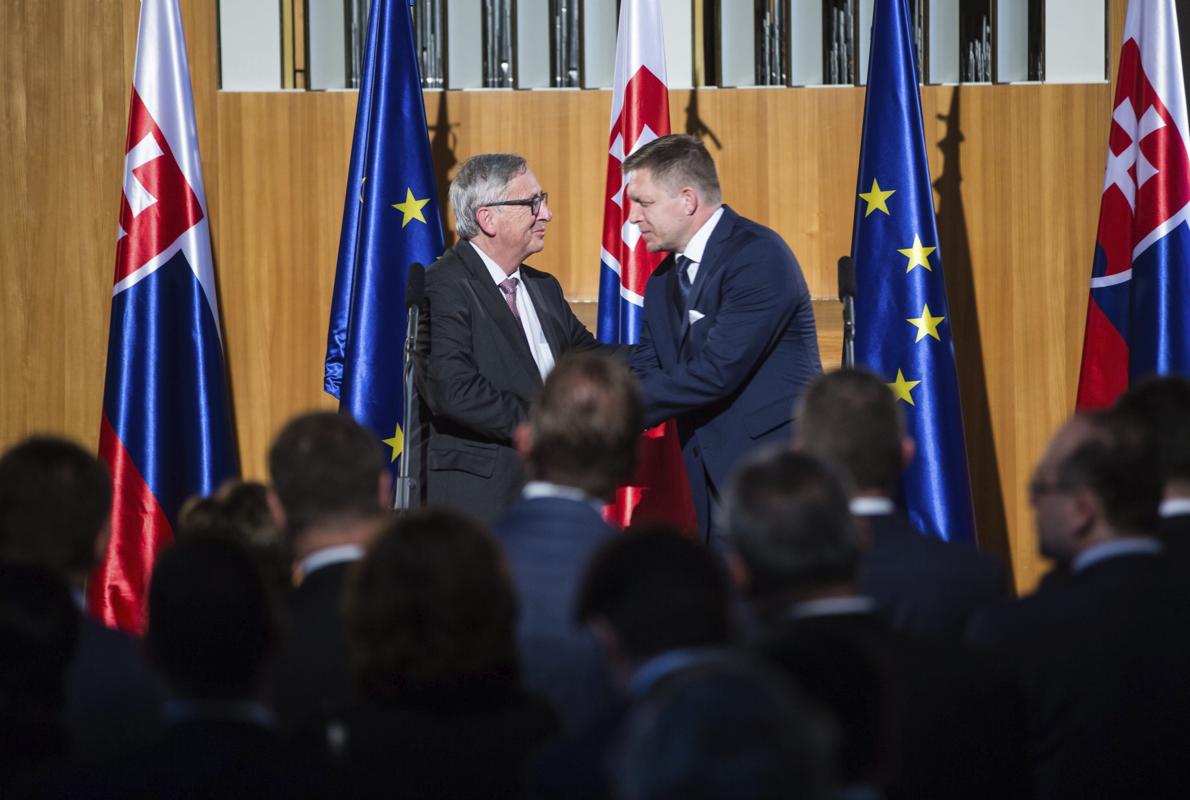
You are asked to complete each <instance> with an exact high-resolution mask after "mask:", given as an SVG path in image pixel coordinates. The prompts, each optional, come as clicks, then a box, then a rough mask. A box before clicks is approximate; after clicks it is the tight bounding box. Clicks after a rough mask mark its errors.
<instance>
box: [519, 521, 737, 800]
mask: <svg viewBox="0 0 1190 800" xmlns="http://www.w3.org/2000/svg"><path fill="white" fill-rule="evenodd" d="M576 614H577V618H578V620H579V621H580V622H581V623H583V624H584V625H586V626H587V627H589V628H590V629H591V631H592V632H593V634H594V635H595V637H596V638H597V639H598V641H599V643H600V646H601V648H602V650H603V653H604V657H605V658H606V659H607V661H608V666H609V668H610V670H611V674H612V678H613V681H614V685H615V687H616V691H617V695H618V697H617V700H616V702H614V703H613V704H612V705H611V706H609V707H608V708H607V709H606V710H605V712H604V713H603V714H602V715H601V716H600V717H599V718H597V719H596V720H595V721H593V722H592V723H590V724H588V725H587V726H585V727H584V728H583V729H582V730H580V731H577V732H576V733H574V734H573V735H571V736H569V737H567V738H566V739H565V740H564V741H562V742H559V743H558V744H557V745H556V746H554V747H552V748H551V749H550V750H549V751H548V752H547V753H545V754H544V755H543V756H542V758H541V759H540V761H539V763H538V764H537V765H536V767H535V769H534V772H533V791H532V794H533V795H534V796H537V797H568V798H596V797H605V796H607V794H608V783H607V779H608V776H607V760H608V755H609V752H610V748H611V745H612V742H613V741H614V740H615V738H616V735H617V732H618V731H619V729H620V726H621V724H622V722H623V719H624V716H625V714H626V713H627V711H628V709H629V707H630V706H631V705H632V703H634V702H638V701H640V700H641V699H643V698H644V697H646V696H647V695H648V694H649V693H650V692H651V691H653V690H654V689H655V688H657V687H658V686H659V685H661V684H662V683H664V682H665V681H666V680H667V679H668V678H669V677H671V676H673V675H676V674H678V673H680V672H682V671H683V670H685V669H689V668H691V667H695V666H699V665H701V664H706V663H710V662H716V661H719V660H721V659H723V658H728V657H730V656H731V655H732V651H731V650H730V649H729V641H730V638H731V634H732V620H731V602H730V593H729V583H728V579H727V575H726V574H725V573H724V572H723V569H722V566H721V564H720V562H719V560H718V559H717V558H716V556H714V555H713V554H712V553H711V552H710V551H709V550H708V549H707V548H706V547H704V546H703V545H701V544H698V543H696V542H694V541H692V540H690V539H687V538H685V537H683V536H682V535H681V534H679V533H677V532H675V531H671V530H668V529H665V528H652V529H643V530H631V531H629V532H627V533H626V534H624V535H623V536H617V537H615V538H613V539H611V540H609V541H608V542H607V543H605V544H604V545H603V547H601V548H600V549H599V551H598V552H597V553H596V554H595V556H594V558H593V559H592V560H591V563H590V565H589V566H588V568H587V573H586V576H585V577H584V579H583V584H582V588H581V590H580V592H579V598H578V605H577V611H576Z"/></svg>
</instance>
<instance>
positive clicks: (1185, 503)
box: [1157, 497, 1190, 519]
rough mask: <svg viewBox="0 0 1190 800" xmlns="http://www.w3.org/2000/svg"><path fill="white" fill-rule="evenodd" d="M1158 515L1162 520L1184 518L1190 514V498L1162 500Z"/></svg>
mask: <svg viewBox="0 0 1190 800" xmlns="http://www.w3.org/2000/svg"><path fill="white" fill-rule="evenodd" d="M1157 513H1158V515H1160V517H1161V519H1167V518H1169V517H1184V516H1186V515H1188V514H1190V497H1171V498H1170V499H1169V500H1162V501H1161V505H1160V506H1159V507H1158V508H1157Z"/></svg>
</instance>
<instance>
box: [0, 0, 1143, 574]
mask: <svg viewBox="0 0 1190 800" xmlns="http://www.w3.org/2000/svg"><path fill="white" fill-rule="evenodd" d="M1122 5H1123V4H1122V3H1115V2H1113V3H1112V6H1111V8H1112V17H1111V18H1112V33H1111V37H1110V42H1111V46H1112V49H1113V50H1114V49H1115V48H1116V47H1118V40H1119V34H1120V29H1121V25H1122ZM182 7H183V13H184V18H185V24H186V32H187V35H188V43H189V50H190V59H191V64H192V68H193V76H192V81H193V87H194V94H195V104H196V113H197V124H198V129H199V136H200V145H201V147H202V155H203V164H204V172H205V178H206V186H207V202H208V207H209V210H210V218H211V221H212V230H213V232H214V242H213V245H214V252H215V258H216V268H217V271H218V275H219V288H220V300H221V304H222V310H223V324H224V334H225V346H226V352H227V357H228V364H229V371H230V375H231V382H232V388H233V392H234V406H235V412H236V421H237V429H238V434H239V440H240V447H241V456H242V460H243V464H244V468H245V473H246V474H247V475H249V476H251V477H262V476H263V475H264V471H265V470H264V453H265V449H266V447H267V443H268V441H269V439H270V438H271V437H272V435H273V434H274V432H275V431H276V429H277V428H278V427H279V426H280V425H281V424H282V422H284V420H285V419H287V418H288V417H289V416H290V415H291V414H293V413H295V412H297V411H299V410H304V409H307V408H311V407H331V406H332V405H333V401H332V400H331V399H330V398H328V397H327V396H326V395H325V394H323V393H322V391H321V388H322V357H323V350H324V347H325V335H326V322H327V315H328V311H329V302H330V292H331V286H332V282H333V278H334V265H335V256H336V252H337V247H338V237H339V226H340V221H341V218H342V204H343V198H344V188H345V187H344V181H345V176H346V171H347V161H348V157H349V153H350V144H351V131H352V125H353V120H354V113H355V103H356V97H355V95H354V94H353V93H335V92H328V93H275V94H221V93H218V92H217V90H216V86H217V83H216V79H217V75H216V69H217V67H216V64H217V62H216V47H217V38H216V29H215V25H216V21H215V13H214V4H213V3H210V2H207V0H183V3H182ZM137 8H138V3H137V2H136V0H104V2H92V3H87V4H83V3H81V2H79V0H66V1H65V2H62V3H43V2H34V1H33V0H11V1H10V2H6V3H4V4H0V32H2V34H0V35H2V36H3V41H4V44H5V50H4V55H3V56H0V58H3V64H4V68H5V81H6V86H5V92H4V98H3V99H2V100H0V131H2V132H3V134H4V137H5V142H6V144H7V147H8V152H9V156H8V157H6V158H5V159H0V181H3V185H4V186H5V187H6V191H5V192H3V193H0V269H2V270H3V274H2V275H0V298H2V302H3V314H2V315H0V333H2V335H3V336H4V339H3V341H4V343H5V345H4V348H3V353H4V355H3V367H4V375H5V378H6V379H5V381H4V383H3V386H2V387H0V447H2V446H7V445H9V444H11V443H12V442H13V441H15V440H17V439H18V438H20V437H21V436H23V435H25V434H27V433H28V432H30V431H33V430H52V431H58V432H62V433H66V434H68V435H71V436H74V437H76V438H78V439H80V440H81V441H83V442H84V443H87V444H88V445H93V444H94V443H95V441H96V439H97V430H98V419H99V411H100V401H101V396H102V388H103V370H104V360H105V349H104V345H105V342H106V338H107V317H108V313H109V305H110V284H111V275H112V261H113V254H114V246H113V238H114V237H113V232H114V230H115V221H116V214H117V207H118V206H117V203H118V199H119V194H118V192H119V186H120V169H121V162H122V156H121V154H122V152H123V151H122V144H123V139H124V128H125V122H126V119H127V98H128V90H129V85H130V79H131V70H132V60H133V53H134V47H135V29H136V19H137ZM84 12H85V13H84ZM120 65H122V68H121V67H120ZM1109 97H1110V95H1109V87H1108V86H1107V85H1106V84H1100V85H1085V86H994V87H989V86H975V87H960V88H955V87H926V88H925V89H924V90H923V93H922V100H923V108H924V115H925V125H926V139H927V148H928V150H929V153H930V160H931V166H932V169H933V175H934V177H935V181H936V190H937V194H936V199H937V202H938V209H939V212H940V219H939V224H940V229H941V234H940V235H941V243H940V244H941V248H942V254H943V259H944V264H945V269H946V275H947V284H948V289H949V294H950V306H951V320H950V322H951V324H952V325H953V329H954V332H955V338H956V353H957V357H958V361H959V372H960V381H961V384H962V391H963V398H964V404H965V413H966V425H967V433H968V447H969V451H970V458H971V463H972V476H973V482H974V484H975V490H976V509H977V514H978V516H979V520H980V524H981V539H982V542H983V544H984V546H985V547H987V548H989V549H991V550H994V551H996V552H999V553H1002V554H1004V555H1006V556H1007V557H1009V558H1010V559H1011V561H1012V564H1013V567H1014V570H1015V572H1016V575H1017V579H1018V585H1019V586H1020V587H1022V588H1028V587H1030V586H1032V584H1033V583H1034V582H1035V580H1036V578H1037V576H1038V575H1039V574H1040V572H1041V571H1042V570H1043V569H1044V565H1043V564H1042V562H1041V561H1040V560H1039V559H1038V558H1037V556H1036V555H1035V546H1034V543H1033V542H1034V540H1033V534H1032V520H1031V518H1030V514H1029V509H1028V505H1027V502H1026V499H1025V496H1024V488H1023V487H1024V484H1025V481H1026V479H1027V477H1028V474H1029V470H1030V469H1031V467H1032V464H1033V463H1034V461H1035V460H1036V458H1037V456H1038V453H1039V452H1040V450H1041V448H1042V446H1043V445H1044V442H1045V440H1046V438H1047V437H1048V436H1049V434H1050V432H1051V431H1052V430H1053V429H1054V428H1055V427H1056V426H1057V425H1058V424H1059V423H1060V421H1061V420H1062V419H1063V418H1064V417H1065V416H1066V415H1067V414H1068V413H1069V411H1070V409H1071V407H1072V405H1073V396H1074V386H1075V383H1076V380H1077V370H1078V360H1079V352H1080V348H1081V341H1082V325H1083V315H1084V313H1085V306H1086V292H1087V289H1086V286H1087V276H1088V274H1089V270H1090V263H1091V253H1092V247H1093V243H1094V235H1095V219H1096V216H1097V211H1098V198H1099V185H1100V180H1101V176H1102V170H1103V154H1104V152H1105V148H1106V139H1107V130H1108V128H1107V125H1108V115H1109V112H1110V102H1109ZM609 105H610V93H609V92H599V91H527V92H478V91H477V92H449V93H443V92H429V93H427V94H426V111H427V115H428V118H429V120H430V126H431V140H432V143H433V152H434V158H435V167H436V171H437V173H438V177H439V191H440V194H441V195H442V196H443V197H445V189H446V183H447V181H448V179H449V177H451V176H452V175H453V174H454V171H455V170H456V169H457V167H458V164H459V163H460V162H461V161H462V160H463V159H465V158H467V157H468V156H470V155H473V154H475V153H478V152H483V151H491V150H515V151H518V152H521V153H523V154H525V155H526V156H527V157H528V159H529V161H530V164H531V165H532V167H533V169H534V170H535V171H536V172H537V175H538V177H539V178H540V180H541V182H542V185H543V186H544V187H545V188H546V189H548V190H549V191H550V193H551V201H552V206H553V209H554V212H555V215H556V216H555V220H554V221H553V222H552V223H551V225H550V230H549V237H548V242H547V248H546V251H545V252H544V253H543V254H541V255H540V256H538V257H537V258H535V259H534V261H535V263H536V264H537V265H538V266H540V267H543V268H546V269H549V270H550V271H552V272H554V273H555V274H556V275H557V276H558V277H559V279H560V280H561V281H562V283H563V286H564V287H565V289H566V292H567V294H568V296H569V297H571V298H572V299H573V300H575V301H584V300H586V301H589V300H591V299H592V298H593V297H594V296H595V294H596V290H597V285H598V254H599V235H600V228H601V221H602V194H603V180H604V170H605V165H606V161H605V160H606V152H607V141H606V140H607V127H608V112H609ZM671 112H672V120H673V127H674V129H675V130H693V131H697V132H700V133H702V134H703V135H704V138H705V140H706V141H707V143H708V146H709V147H710V148H711V152H712V153H713V154H714V156H715V157H716V160H717V161H718V164H719V168H720V172H721V175H722V181H723V188H724V195H725V197H726V199H727V201H728V202H729V203H730V204H731V205H732V206H733V207H734V208H736V209H737V210H738V211H740V212H741V213H743V214H745V215H747V216H750V217H753V218H755V219H757V220H759V221H761V222H764V223H766V224H768V225H770V226H772V227H773V228H775V229H776V230H777V231H778V232H780V233H781V234H782V235H783V236H784V237H785V238H786V240H787V241H789V243H790V245H791V246H792V247H793V249H794V251H795V252H796V253H797V255H798V258H799V260H800V261H801V263H802V266H803V269H804V271H805V273H806V276H807V279H808V281H809V284H810V287H811V291H812V292H813V293H814V294H815V295H816V296H817V297H818V298H820V300H819V301H818V302H816V315H817V317H818V320H819V328H820V336H821V338H822V355H823V362H824V364H826V365H827V366H828V368H830V367H833V366H834V365H835V364H837V363H838V353H839V347H840V332H839V328H838V306H837V303H835V302H834V301H831V300H828V299H825V298H829V297H831V296H832V295H833V294H834V292H835V271H834V270H835V266H834V265H835V262H836V260H837V258H838V257H839V256H840V255H842V254H844V253H846V252H847V251H848V250H849V249H850V239H851V217H852V208H853V203H854V200H855V198H854V186H855V172H856V161H857V157H858V150H859V139H860V126H861V121H862V115H863V90H862V89H856V88H822V89H735V90H717V89H699V90H697V91H694V90H687V91H680V92H674V93H673V95H672V96H671ZM582 308H583V310H584V311H585V310H586V309H589V308H591V306H589V305H588V306H583V307H582Z"/></svg>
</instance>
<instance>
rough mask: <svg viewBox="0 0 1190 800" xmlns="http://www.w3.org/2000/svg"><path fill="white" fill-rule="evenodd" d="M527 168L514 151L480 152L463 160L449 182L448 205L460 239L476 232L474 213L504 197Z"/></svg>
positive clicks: (474, 234)
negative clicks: (511, 182)
mask: <svg viewBox="0 0 1190 800" xmlns="http://www.w3.org/2000/svg"><path fill="white" fill-rule="evenodd" d="M528 168H529V163H528V162H527V161H525V159H524V157H522V156H518V155H517V154H516V153H481V154H480V155H477V156H472V157H471V158H469V159H467V160H466V161H464V162H463V166H462V167H460V168H459V173H458V174H457V175H455V179H454V180H453V181H452V182H451V184H450V207H451V209H452V210H453V211H454V214H455V230H457V231H458V232H459V236H460V238H463V239H473V238H475V237H476V236H478V235H479V222H478V221H476V218H475V215H476V214H477V213H478V212H479V209H481V208H483V207H484V206H486V205H491V204H492V203H496V202H499V201H501V200H504V199H505V195H506V193H507V192H508V184H509V182H510V181H512V179H513V178H515V177H516V176H517V175H520V174H521V173H523V172H524V171H525V170H527V169H528Z"/></svg>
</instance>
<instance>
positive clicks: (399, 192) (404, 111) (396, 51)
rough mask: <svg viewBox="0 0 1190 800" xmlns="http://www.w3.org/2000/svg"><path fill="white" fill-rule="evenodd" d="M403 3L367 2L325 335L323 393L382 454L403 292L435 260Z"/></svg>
mask: <svg viewBox="0 0 1190 800" xmlns="http://www.w3.org/2000/svg"><path fill="white" fill-rule="evenodd" d="M416 53H417V49H416V47H415V46H414V40H413V24H412V21H411V19H410V3H409V0H373V1H372V6H371V10H370V13H369V15H368V38H367V50H366V52H365V56H364V74H363V81H362V83H361V86H360V92H359V106H358V108H357V109H356V115H355V138H354V140H353V142H352V145H351V167H350V171H349V172H348V175H347V198H346V200H345V201H344V204H343V232H342V234H341V235H340V238H339V264H338V269H337V271H336V273H335V293H334V296H333V297H332V298H331V319H330V326H329V327H330V329H329V331H328V333H327V346H326V370H325V388H326V391H327V393H329V394H330V395H332V396H334V397H337V398H338V399H339V409H340V410H341V411H345V412H347V413H349V414H351V416H353V417H354V418H355V419H356V420H357V421H358V422H359V423H360V424H361V425H364V426H365V427H367V428H369V429H370V430H371V431H372V432H373V433H374V434H376V437H377V438H378V439H380V440H381V441H383V442H384V444H385V445H386V446H387V447H388V448H390V450H389V452H390V455H391V459H390V461H391V462H395V461H396V460H397V456H399V455H400V454H401V451H402V449H403V445H404V439H405V436H404V431H403V429H402V423H403V421H404V409H403V408H402V397H401V385H402V384H401V367H402V360H403V355H404V354H403V350H402V342H403V341H404V339H405V283H406V273H407V271H408V267H409V265H410V264H411V263H413V262H416V261H420V262H422V263H423V264H430V263H432V262H433V261H434V259H436V258H437V257H438V256H439V255H441V254H442V250H443V240H442V220H441V216H440V214H439V209H438V201H437V197H438V194H437V189H436V187H435V184H434V171H433V165H432V162H431V160H430V141H429V135H428V133H427V129H426V109H425V105H424V104H423V102H422V94H421V78H420V76H419V74H418V69H417V57H416Z"/></svg>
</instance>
